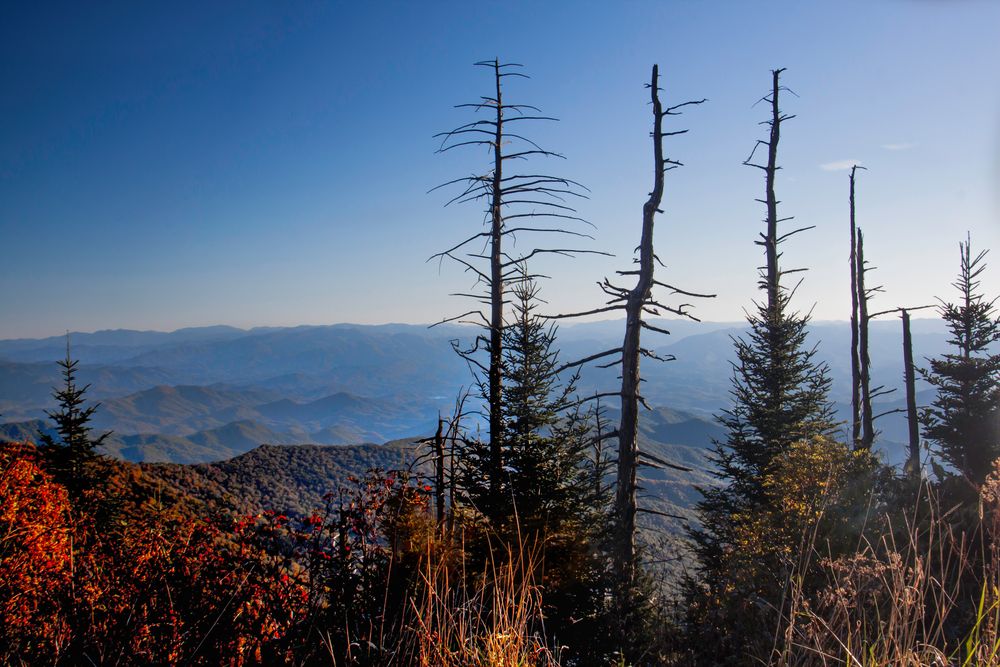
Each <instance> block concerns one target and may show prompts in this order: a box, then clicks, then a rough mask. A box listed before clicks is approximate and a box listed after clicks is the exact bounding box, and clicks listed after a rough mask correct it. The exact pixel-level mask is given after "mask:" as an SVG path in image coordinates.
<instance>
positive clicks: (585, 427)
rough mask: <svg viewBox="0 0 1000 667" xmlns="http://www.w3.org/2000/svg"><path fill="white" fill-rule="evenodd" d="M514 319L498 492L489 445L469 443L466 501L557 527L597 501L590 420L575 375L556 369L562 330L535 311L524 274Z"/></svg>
mask: <svg viewBox="0 0 1000 667" xmlns="http://www.w3.org/2000/svg"><path fill="white" fill-rule="evenodd" d="M511 292H512V296H513V318H512V320H513V321H512V322H511V323H510V324H508V325H507V326H505V327H504V331H503V343H504V352H503V357H502V362H501V368H502V371H503V377H504V381H505V383H506V384H505V386H504V388H503V392H502V400H501V408H502V409H501V419H502V425H503V441H504V447H503V449H502V450H501V462H502V470H503V473H504V474H503V475H502V478H501V483H500V492H499V494H497V495H494V494H493V493H492V492H491V489H490V485H489V478H488V475H486V474H484V473H485V472H486V471H487V470H488V469H489V466H490V451H489V449H488V445H487V444H485V443H480V442H477V441H469V442H467V443H465V444H464V448H463V451H462V456H461V457H460V467H461V471H460V472H461V479H462V483H461V487H462V490H463V493H464V495H465V500H466V502H468V503H469V504H471V505H472V506H474V507H475V508H476V509H477V510H478V511H479V512H480V513H481V514H483V515H484V516H486V517H490V518H492V519H495V520H496V523H497V524H498V525H497V526H495V527H497V528H502V526H501V525H500V524H501V523H502V522H504V521H513V520H514V518H515V514H516V517H517V521H518V522H519V524H520V526H521V528H522V529H530V530H533V531H538V532H542V531H550V532H551V531H553V530H559V529H561V528H562V527H563V526H565V525H566V524H568V523H572V522H573V521H574V520H578V519H579V517H580V516H581V515H584V514H587V513H589V512H591V511H592V510H593V507H594V502H593V500H594V498H593V495H594V486H593V481H592V479H593V477H592V474H590V469H589V460H588V455H589V454H590V448H591V438H590V433H589V432H590V426H589V420H588V419H587V417H586V415H584V414H582V413H581V412H580V411H579V410H577V409H575V406H576V405H577V401H576V398H575V393H576V376H573V377H571V378H570V379H569V380H568V381H566V382H565V383H563V382H562V381H561V380H560V379H559V376H558V374H557V373H556V371H557V369H558V367H559V352H558V350H557V349H556V347H555V334H556V329H555V327H554V326H553V325H551V324H550V323H548V322H546V320H545V319H543V318H542V317H541V316H540V315H539V314H538V313H537V303H538V287H537V284H536V283H535V282H534V281H532V280H531V279H530V278H527V277H523V278H522V279H521V280H520V281H519V282H518V283H517V284H516V285H515V286H514V287H513V288H512V290H511Z"/></svg>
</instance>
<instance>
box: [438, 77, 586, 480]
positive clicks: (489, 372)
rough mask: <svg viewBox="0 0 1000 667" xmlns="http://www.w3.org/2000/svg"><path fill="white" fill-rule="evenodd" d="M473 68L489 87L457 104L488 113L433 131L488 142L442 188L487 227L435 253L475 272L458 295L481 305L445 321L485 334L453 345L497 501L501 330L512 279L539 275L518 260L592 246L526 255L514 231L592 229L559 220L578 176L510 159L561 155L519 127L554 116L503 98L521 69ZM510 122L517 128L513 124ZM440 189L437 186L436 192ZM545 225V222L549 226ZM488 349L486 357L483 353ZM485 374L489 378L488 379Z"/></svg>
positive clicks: (448, 141) (577, 192)
mask: <svg viewBox="0 0 1000 667" xmlns="http://www.w3.org/2000/svg"><path fill="white" fill-rule="evenodd" d="M476 66H479V67H485V68H487V69H489V70H490V71H491V74H492V79H493V81H492V84H493V86H492V91H491V93H490V94H489V95H486V96H483V97H481V98H480V100H479V101H478V102H473V103H468V104H460V105H458V108H463V109H471V110H473V112H475V113H481V112H485V113H486V114H487V117H486V118H481V119H479V120H474V121H472V122H469V123H465V124H463V125H461V126H459V127H457V128H455V129H454V130H451V131H450V132H443V133H440V134H438V135H435V136H436V137H438V138H440V139H441V141H442V143H441V147H440V149H439V151H438V152H446V151H450V150H452V149H455V148H459V147H470V146H471V147H474V148H486V149H487V150H488V151H489V153H490V158H491V159H490V164H489V169H488V170H487V171H486V172H485V173H479V174H474V175H472V176H466V177H463V178H458V179H455V180H453V181H449V182H448V183H444V184H442V185H440V186H438V188H442V187H456V188H459V192H458V194H457V195H455V196H454V197H452V198H451V199H450V200H449V201H448V202H447V203H446V204H445V205H446V206H448V205H450V204H454V203H465V202H480V203H483V204H485V206H486V211H485V213H486V216H485V218H486V220H485V223H486V225H485V226H486V229H484V230H482V231H480V232H477V233H475V234H472V235H471V236H469V237H468V238H466V239H465V240H464V241H462V242H460V243H458V244H456V245H454V246H452V247H451V248H449V249H447V250H445V251H443V252H440V253H438V254H436V255H434V256H433V257H432V258H431V259H439V260H442V259H444V258H448V259H450V260H452V261H454V262H456V263H458V264H459V265H460V266H462V267H463V269H464V271H466V272H467V273H469V274H470V275H471V276H473V281H474V284H473V288H472V291H470V292H467V293H460V294H457V296H462V297H467V298H469V299H472V300H473V301H475V302H476V303H477V306H476V308H474V309H472V310H469V311H466V312H464V313H462V314H460V315H457V316H455V317H450V318H447V319H445V320H443V322H462V323H472V324H476V325H478V326H480V327H481V328H482V329H483V330H485V331H483V332H481V333H479V334H477V335H476V337H475V339H474V340H473V341H472V343H471V344H464V343H462V342H460V341H455V342H454V343H453V345H454V347H455V350H456V351H457V352H458V353H459V354H460V355H461V356H462V357H463V358H464V359H465V360H466V361H467V362H468V363H469V365H470V367H471V368H473V370H474V372H476V374H477V378H478V380H477V381H478V384H479V387H480V393H481V394H482V396H483V398H484V400H485V401H486V404H487V413H488V416H489V438H490V440H489V453H488V465H487V466H486V470H485V471H484V472H485V473H486V475H485V476H486V477H487V480H488V485H489V490H490V495H491V496H492V497H493V498H494V499H496V498H497V494H498V493H499V488H500V479H501V475H502V474H503V471H502V467H503V466H502V454H503V446H504V443H503V433H504V431H503V414H502V409H501V396H502V392H503V374H502V370H501V366H502V359H503V339H502V335H503V330H504V326H505V322H504V310H505V305H506V297H505V295H506V293H507V290H508V289H509V287H510V285H511V284H513V283H517V282H519V281H522V280H526V279H533V278H535V277H537V276H533V275H531V274H527V273H526V272H523V271H521V270H520V268H519V265H521V264H522V263H524V262H525V261H526V260H527V259H529V258H531V257H534V256H536V255H541V254H559V255H573V254H575V253H584V252H594V251H590V250H580V249H574V248H565V247H557V248H533V249H530V250H528V251H526V252H524V253H523V254H519V255H515V254H513V252H512V251H511V249H510V248H511V246H512V245H513V244H512V241H513V240H514V237H515V236H516V235H517V234H528V233H538V234H545V235H552V234H557V235H571V236H577V237H581V236H582V237H587V238H590V237H589V236H588V235H587V234H584V233H581V232H577V231H571V230H568V229H564V228H563V227H561V226H560V225H559V224H552V223H553V221H555V222H557V223H568V222H577V221H579V222H582V219H581V218H579V217H577V216H576V212H575V209H574V208H573V207H572V206H571V205H569V204H568V203H567V202H568V200H570V199H572V198H574V197H583V196H584V194H583V191H584V190H585V188H583V187H582V186H581V185H580V184H579V183H576V182H575V181H572V180H569V179H566V178H560V177H556V176H550V175H547V174H540V173H533V172H528V173H520V172H517V171H513V170H512V161H526V160H529V159H531V158H561V157H562V156H561V155H559V154H558V153H553V152H551V151H548V150H545V149H543V148H541V147H540V146H539V145H538V144H536V143H535V142H533V141H531V140H530V139H528V138H526V137H525V136H524V135H523V134H521V133H520V132H519V131H517V127H518V125H519V124H520V123H523V122H524V121H554V120H555V119H554V118H551V117H549V116H543V115H541V112H540V111H539V110H538V109H537V108H536V107H533V106H530V105H527V104H510V103H509V102H507V101H506V99H505V97H504V92H505V90H504V86H505V82H506V80H507V79H508V78H510V77H522V78H527V76H526V75H525V74H523V73H521V72H520V71H519V68H520V67H521V65H519V64H517V63H501V62H500V61H499V60H491V61H483V62H478V63H476ZM512 126H513V127H512ZM438 188H434V189H435V190H436V189H438ZM546 223H548V224H546ZM481 352H484V353H485V355H486V359H485V361H484V360H482V359H481V358H480V353H481ZM482 376H485V378H486V379H485V380H483V377H482Z"/></svg>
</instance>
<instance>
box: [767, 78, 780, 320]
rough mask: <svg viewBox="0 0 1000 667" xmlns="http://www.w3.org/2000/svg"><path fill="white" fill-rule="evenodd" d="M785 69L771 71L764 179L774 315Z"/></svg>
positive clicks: (773, 311) (770, 303)
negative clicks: (776, 187)
mask: <svg viewBox="0 0 1000 667" xmlns="http://www.w3.org/2000/svg"><path fill="white" fill-rule="evenodd" d="M783 71H784V70H782V69H776V70H773V71H772V72H771V77H772V80H771V123H770V124H771V133H770V137H769V138H768V142H767V166H766V167H765V169H764V182H765V188H766V197H767V200H766V202H765V204H766V205H767V236H766V238H765V239H764V253H765V256H766V259H767V275H766V280H767V307H768V312H769V314H770V315H771V317H774V316H776V315H777V313H778V299H779V296H780V295H779V290H780V289H781V288H780V285H779V282H780V279H781V276H780V274H779V272H778V198H777V197H776V196H775V194H774V180H775V176H776V175H777V173H778V141H779V140H780V139H781V121H782V117H781V111H780V110H779V109H778V92H779V91H780V89H781V84H780V83H779V79H780V77H781V73H782V72H783Z"/></svg>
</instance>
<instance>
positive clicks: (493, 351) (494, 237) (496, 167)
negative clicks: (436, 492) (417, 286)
mask: <svg viewBox="0 0 1000 667" xmlns="http://www.w3.org/2000/svg"><path fill="white" fill-rule="evenodd" d="M494 76H495V79H496V104H497V108H496V128H495V129H496V133H495V139H494V141H495V142H496V143H495V145H494V147H493V184H492V188H493V192H492V195H493V197H492V201H491V203H490V215H491V218H492V220H491V227H490V369H489V393H490V396H489V403H490V496H491V497H492V501H493V503H492V504H493V506H494V507H496V506H497V503H498V501H499V498H498V496H499V493H500V475H501V474H502V473H503V463H502V453H503V407H502V400H501V392H502V390H503V374H502V369H501V365H502V362H503V301H504V299H503V295H504V284H503V211H502V204H503V189H502V188H503V153H502V147H503V97H502V96H501V93H502V91H501V88H502V86H501V76H500V61H499V60H495V61H494Z"/></svg>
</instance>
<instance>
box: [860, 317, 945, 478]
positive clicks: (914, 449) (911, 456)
mask: <svg viewBox="0 0 1000 667" xmlns="http://www.w3.org/2000/svg"><path fill="white" fill-rule="evenodd" d="M934 307H935V306H933V305H929V306H910V307H905V308H893V309H891V310H883V311H880V312H878V313H873V314H872V315H870V316H869V319H870V320H872V319H875V318H876V317H880V316H882V315H889V314H890V313H899V314H900V316H901V317H902V320H903V384H904V385H905V387H906V408H905V409H898V408H897V409H895V410H887V411H886V412H883V413H881V414H877V415H874V416H873V417H872V420H873V421H874V420H877V419H879V418H880V417H884V416H886V415H890V414H894V413H898V412H906V422H907V427H908V428H907V430H908V435H909V437H908V443H907V458H906V464H905V465H904V468H903V469H904V471H906V473H907V474H908V475H911V476H919V475H920V423H919V421H918V415H917V386H916V367H915V366H914V365H913V337H912V336H911V335H910V313H911V312H913V311H914V310H923V309H925V308H934ZM886 393H888V392H886Z"/></svg>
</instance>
